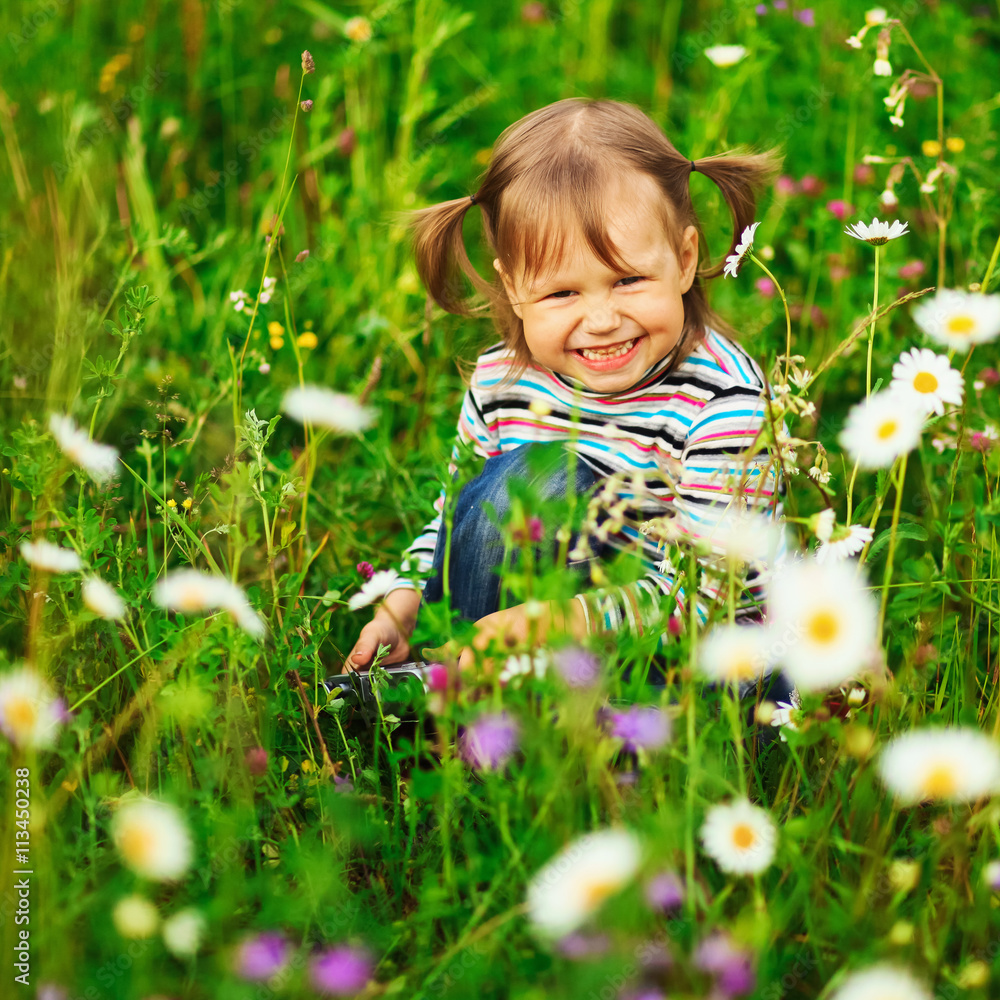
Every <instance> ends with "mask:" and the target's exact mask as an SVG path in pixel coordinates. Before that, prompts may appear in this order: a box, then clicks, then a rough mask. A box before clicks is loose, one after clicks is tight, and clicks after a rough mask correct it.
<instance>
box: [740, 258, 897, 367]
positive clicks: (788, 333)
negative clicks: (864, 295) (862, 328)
mask: <svg viewBox="0 0 1000 1000" xmlns="http://www.w3.org/2000/svg"><path fill="white" fill-rule="evenodd" d="M877 252H878V251H876V253H877ZM750 259H751V260H752V261H753V262H754V263H755V264H756V265H757V266H758V267H759V268H760V269H761V270H762V271H763V272H764V273H765V274H766V275H767V276H768V277H769V278H770V279H771V282H772V283H773V285H774V287H775V288H777V289H778V294H779V295H780V296H781V304H782V305H783V306H784V307H785V381H786V382H787V381H788V365H789V358H790V357H791V355H792V317H791V314H790V313H789V312H788V300H787V299H786V298H785V292H784V290H783V289H782V287H781V285H780V284H779V283H778V279H777V278H776V277H775V276H774V275H773V274H771V272H770V271H769V270H768V269H767V266H766V265H765V264H764V262H763V261H761V260H760V258H759V257H757V256H756V254H753V253H751V254H750ZM877 259H878V258H877V257H876V260H877ZM877 266H878V265H876V267H877ZM877 273H878V271H876V274H877ZM876 287H877V285H876Z"/></svg>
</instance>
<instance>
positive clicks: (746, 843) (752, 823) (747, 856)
mask: <svg viewBox="0 0 1000 1000" xmlns="http://www.w3.org/2000/svg"><path fill="white" fill-rule="evenodd" d="M699 836H700V837H701V842H702V845H703V846H704V848H705V853H706V854H708V855H709V856H710V857H711V858H712V859H713V860H714V861H715V863H716V864H717V865H718V866H719V867H720V868H721V869H722V870H723V871H725V872H732V873H733V874H734V875H755V874H757V873H758V872H762V871H764V869H765V868H767V867H768V865H770V864H771V862H772V861H773V860H774V852H775V850H776V848H777V843H778V830H777V827H776V826H775V825H774V820H773V819H771V814H770V813H769V812H768V811H767V810H766V809H762V808H761V807H760V806H755V805H752V804H751V803H750V802H748V801H747V800H746V799H737V800H736V801H734V802H730V803H728V804H726V805H717V806H713V807H712V808H711V809H709V811H708V815H707V816H706V817H705V822H704V823H703V824H702V827H701V832H700V834H699Z"/></svg>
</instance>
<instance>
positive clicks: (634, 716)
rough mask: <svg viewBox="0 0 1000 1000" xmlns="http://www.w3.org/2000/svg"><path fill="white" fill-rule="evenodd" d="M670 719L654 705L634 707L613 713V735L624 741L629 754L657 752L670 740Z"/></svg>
mask: <svg viewBox="0 0 1000 1000" xmlns="http://www.w3.org/2000/svg"><path fill="white" fill-rule="evenodd" d="M670 728H671V727H670V719H668V718H667V716H666V715H665V714H664V713H663V712H661V711H660V710H659V709H658V708H654V707H653V706H652V705H632V706H631V707H630V708H628V709H627V710H626V711H624V712H612V713H611V735H612V736H617V737H618V738H619V739H620V740H624V749H625V750H626V751H628V752H629V753H635V752H636V751H638V750H657V749H659V748H660V747H662V746H663V745H664V744H665V743H667V742H668V741H669V740H670Z"/></svg>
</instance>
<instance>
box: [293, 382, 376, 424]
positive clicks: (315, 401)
mask: <svg viewBox="0 0 1000 1000" xmlns="http://www.w3.org/2000/svg"><path fill="white" fill-rule="evenodd" d="M281 409H282V410H283V411H284V412H285V413H287V414H288V415H289V416H290V417H291V418H292V419H293V420H298V422H299V423H301V424H306V423H309V424H315V425H316V426H317V427H326V428H328V429H329V430H331V431H336V432H337V433H338V434H358V433H360V432H361V431H363V430H365V429H366V428H368V427H371V425H372V424H373V423H374V421H375V410H373V409H372V408H371V407H369V406H362V405H361V404H360V403H359V402H358V401H357V400H356V399H355V398H354V397H353V396H345V395H343V394H342V393H339V392H333V391H332V390H330V389H324V388H323V387H322V386H319V385H306V386H302V387H300V388H296V389H289V390H288V392H286V393H285V398H284V399H283V400H282V401H281Z"/></svg>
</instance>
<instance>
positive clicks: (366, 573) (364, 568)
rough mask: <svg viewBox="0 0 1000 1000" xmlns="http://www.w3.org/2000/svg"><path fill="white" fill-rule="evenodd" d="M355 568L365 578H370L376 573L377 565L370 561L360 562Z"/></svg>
mask: <svg viewBox="0 0 1000 1000" xmlns="http://www.w3.org/2000/svg"><path fill="white" fill-rule="evenodd" d="M355 568H356V569H357V571H358V573H360V574H361V577H362V579H364V580H370V579H371V578H372V577H373V576H374V575H375V567H374V566H373V565H372V564H371V563H370V562H359V563H358V565H357V566H356V567H355Z"/></svg>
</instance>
